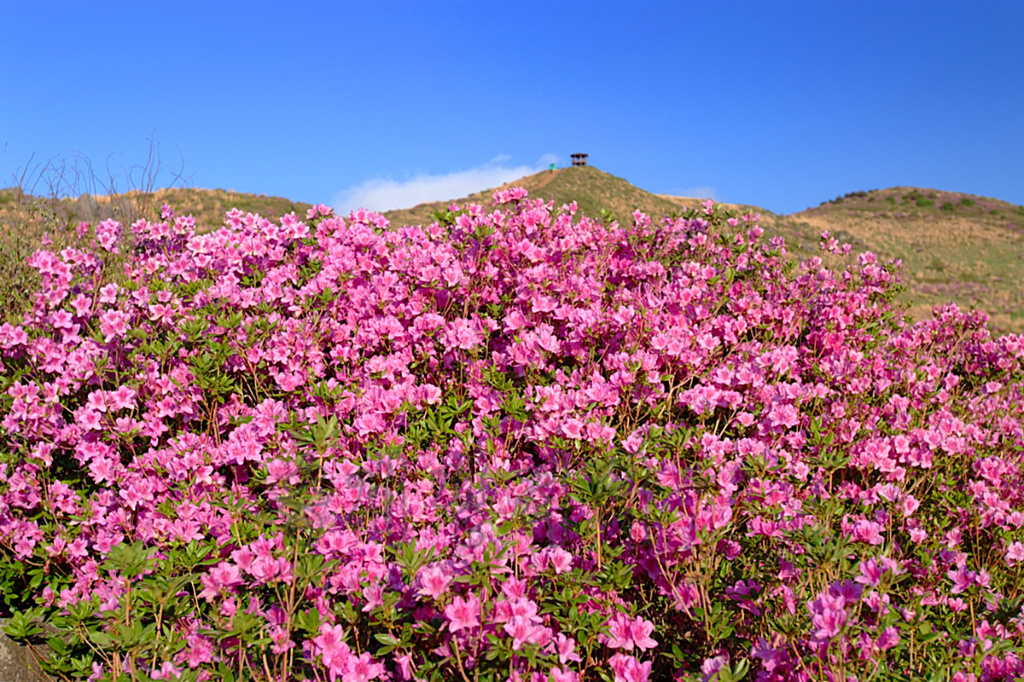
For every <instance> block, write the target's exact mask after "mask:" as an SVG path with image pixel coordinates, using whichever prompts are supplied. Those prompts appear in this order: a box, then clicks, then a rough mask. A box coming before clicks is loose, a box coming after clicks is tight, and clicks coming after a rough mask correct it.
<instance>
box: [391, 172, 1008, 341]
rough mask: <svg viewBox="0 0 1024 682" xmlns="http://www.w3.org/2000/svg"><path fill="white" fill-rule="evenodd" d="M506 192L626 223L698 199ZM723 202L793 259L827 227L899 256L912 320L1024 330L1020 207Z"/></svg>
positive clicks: (936, 195) (595, 189)
mask: <svg viewBox="0 0 1024 682" xmlns="http://www.w3.org/2000/svg"><path fill="white" fill-rule="evenodd" d="M512 186H517V187H523V188H525V189H527V190H529V191H530V192H531V196H536V197H540V198H544V199H548V200H553V201H554V204H555V206H556V207H557V206H560V205H562V204H568V203H570V202H571V201H576V203H577V204H578V206H579V207H580V209H581V210H583V211H584V212H585V213H587V214H588V215H593V216H602V215H604V216H606V218H607V219H609V220H610V219H616V220H619V221H622V220H627V221H628V220H631V218H630V215H631V214H632V212H633V210H635V209H640V210H641V211H643V212H645V213H647V214H648V215H652V216H664V215H667V214H678V213H680V212H682V211H685V210H688V209H692V208H694V207H696V206H698V205H699V204H700V202H701V201H703V199H702V198H693V197H677V196H670V195H658V194H652V193H650V192H646V191H644V190H642V189H640V188H638V187H635V186H633V185H631V184H630V183H629V182H627V181H626V180H623V179H621V178H617V177H615V176H613V175H610V174H608V173H605V172H603V171H601V170H599V169H597V168H594V167H592V166H584V167H570V168H563V169H560V170H556V171H542V172H540V173H537V174H535V175H530V176H527V177H525V178H521V179H519V180H515V181H513V182H511V183H507V184H506V185H503V186H502V187H501V188H499V189H507V188H508V187H512ZM490 191H491V190H488V191H487V192H478V193H476V194H472V195H470V196H468V197H465V198H462V199H456V200H454V202H433V203H428V204H421V205H419V206H416V207H414V208H411V209H404V210H398V211H390V212H388V213H386V214H385V215H386V216H387V218H388V219H389V220H390V221H391V222H393V223H396V224H399V225H404V224H425V223H429V222H431V220H432V218H431V215H432V214H433V213H434V211H437V210H439V209H444V208H445V207H446V206H447V205H448V204H450V203H456V204H467V203H478V204H484V205H486V204H487V201H488V198H489V192H490ZM723 205H724V206H725V207H726V208H729V209H732V210H735V211H737V212H738V213H739V214H741V215H742V214H745V213H750V214H757V215H759V216H760V224H761V225H762V227H763V228H764V229H765V230H766V231H767V232H768V234H777V235H779V236H782V237H784V238H785V239H786V243H787V245H788V248H789V251H790V252H791V253H792V254H793V256H794V257H795V258H803V257H807V256H809V255H813V254H815V253H817V252H818V250H819V240H820V236H821V233H822V232H825V231H828V232H829V233H831V235H832V236H833V237H835V238H836V239H838V240H839V241H841V242H844V243H849V244H851V245H852V247H853V250H854V251H871V252H873V253H875V254H877V255H878V256H879V257H880V258H882V259H883V260H896V259H898V260H901V261H902V262H903V268H902V271H901V275H900V276H901V280H902V283H903V286H904V290H903V292H902V293H901V295H900V300H901V301H902V302H903V303H905V304H906V305H907V306H908V314H909V315H910V317H911V319H914V320H922V319H925V318H927V317H929V316H930V315H931V311H932V308H933V307H934V306H936V305H942V304H945V303H949V302H957V303H958V304H960V305H961V306H963V307H965V308H971V307H976V308H979V309H981V310H984V311H985V312H986V313H988V314H989V315H990V316H991V323H990V324H991V326H992V328H993V329H994V330H996V331H1000V332H1014V333H1020V332H1024V288H1022V286H1021V283H1022V282H1024V229H1022V227H1021V226H1022V225H1024V207H1021V206H1016V205H1014V204H1010V203H1008V202H1005V201H1000V200H998V199H991V198H986V197H978V196H973V195H970V194H964V193H957V192H945V191H941V190H933V189H920V188H913V187H894V188H890V189H884V190H873V191H870V192H868V191H857V192H851V193H849V194H847V195H845V196H841V197H837V198H836V199H833V200H831V201H826V202H823V203H822V204H821V205H820V206H817V207H815V208H809V209H807V210H805V211H800V212H798V213H794V214H791V215H785V214H777V213H773V212H772V211H769V210H767V209H764V208H761V207H758V206H752V205H749V204H730V203H725V204H723ZM602 211H606V212H607V213H604V214H602Z"/></svg>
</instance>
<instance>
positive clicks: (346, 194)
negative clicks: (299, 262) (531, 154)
mask: <svg viewBox="0 0 1024 682" xmlns="http://www.w3.org/2000/svg"><path fill="white" fill-rule="evenodd" d="M510 160H511V159H510V158H509V157H507V156H504V155H501V156H496V157H494V158H493V159H491V160H490V161H488V162H487V163H485V164H483V165H482V166H478V167H476V168H470V169H469V170H460V171H452V172H451V173H445V174H442V175H432V174H429V173H419V174H417V175H414V176H413V177H411V178H409V179H407V180H390V179H386V178H374V179H372V180H367V181H366V182H364V183H362V184H360V185H356V186H355V187H350V188H348V189H345V190H342V191H340V192H338V193H337V194H335V195H334V198H333V200H332V201H331V204H332V205H333V206H334V209H335V210H336V211H338V213H340V214H342V215H344V214H347V213H348V212H349V211H351V210H354V209H356V208H365V209H368V210H371V211H390V210H391V209H396V208H410V207H412V206H415V205H416V204H422V203H423V202H426V201H447V200H449V199H458V198H460V197H464V196H466V195H467V194H472V193H473V192H479V191H481V190H485V189H488V188H491V187H497V186H499V185H503V184H505V183H506V182H510V181H512V180H515V179H517V178H521V177H523V176H524V175H530V174H532V173H537V172H538V171H541V170H543V169H545V168H547V167H548V166H549V165H550V164H552V163H557V162H558V157H557V156H556V155H555V154H545V155H544V156H542V157H540V159H538V160H537V164H536V165H532V166H531V165H518V166H514V165H511V164H510V163H509V161H510Z"/></svg>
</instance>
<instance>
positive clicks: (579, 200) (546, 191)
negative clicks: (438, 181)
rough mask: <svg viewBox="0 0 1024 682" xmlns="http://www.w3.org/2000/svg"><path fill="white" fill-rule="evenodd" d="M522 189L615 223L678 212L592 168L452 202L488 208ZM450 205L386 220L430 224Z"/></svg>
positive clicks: (553, 173)
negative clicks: (496, 198) (500, 195)
mask: <svg viewBox="0 0 1024 682" xmlns="http://www.w3.org/2000/svg"><path fill="white" fill-rule="evenodd" d="M507 187H522V188H524V189H526V190H528V191H529V192H530V196H531V197H533V198H539V199H545V200H552V201H554V203H555V206H561V205H562V204H569V203H571V202H573V201H575V202H576V204H577V205H578V206H579V208H580V210H581V211H583V213H585V214H586V215H590V216H595V217H596V216H599V215H600V214H601V211H602V210H605V211H609V212H610V213H611V215H612V218H614V219H616V220H620V221H622V220H626V219H629V216H630V214H632V213H633V211H635V210H636V209H638V208H639V209H640V210H641V211H643V212H644V213H648V214H650V215H659V216H660V215H665V214H666V213H669V212H671V211H679V210H680V206H679V204H678V203H677V202H676V201H674V200H673V199H670V198H666V197H663V196H659V195H657V194H651V193H650V192H646V191H644V190H642V189H640V188H639V187H636V186H634V185H631V184H630V183H629V182H627V181H626V180H623V179H622V178H617V177H615V176H614V175H611V174H609V173H605V172H604V171H602V170H598V169H597V168H594V167H593V166H571V167H569V168H560V169H557V170H546V171H541V172H540V173H535V174H534V175H528V176H526V177H525V178H520V179H518V180H515V181H513V182H510V183H507V184H505V185H502V186H501V187H495V188H493V189H488V190H485V191H483V192H477V193H476V194H471V195H469V196H468V197H464V198H461V199H455V203H459V204H466V203H474V204H482V205H484V206H489V205H490V203H491V194H493V193H494V191H495V190H496V189H505V188H507ZM450 203H452V202H451V201H434V202H430V203H425V204H419V205H418V206H415V207H413V208H408V209H401V210H396V211H388V212H387V213H385V215H386V216H387V218H388V220H390V221H391V222H392V223H396V224H400V225H402V224H422V223H429V222H430V215H431V214H432V213H433V212H434V211H436V210H438V209H443V208H445V207H447V206H448V205H449V204H450Z"/></svg>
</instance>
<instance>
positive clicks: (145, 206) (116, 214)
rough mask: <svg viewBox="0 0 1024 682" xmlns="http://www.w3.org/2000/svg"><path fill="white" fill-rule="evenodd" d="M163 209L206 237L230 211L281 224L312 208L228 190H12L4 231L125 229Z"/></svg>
mask: <svg viewBox="0 0 1024 682" xmlns="http://www.w3.org/2000/svg"><path fill="white" fill-rule="evenodd" d="M163 204H168V205H169V206H171V208H173V209H174V212H175V213H176V214H178V215H188V214H192V215H193V216H194V217H195V219H196V224H197V225H198V226H199V228H200V231H203V230H212V229H215V228H217V227H219V226H220V225H221V224H223V222H224V213H225V211H228V210H230V209H232V208H238V209H239V210H241V211H243V212H245V213H258V214H259V215H261V216H263V217H264V218H267V219H268V220H277V219H279V218H280V217H281V216H283V215H286V214H288V213H291V212H296V213H299V214H300V215H301V214H304V213H305V212H306V210H307V209H309V208H311V207H312V205H311V204H305V203H302V202H297V201H292V200H291V199H285V198H283V197H268V196H266V195H265V194H247V193H245V192H235V191H234V190H223V189H189V188H171V189H158V190H155V191H153V192H126V193H124V194H118V195H114V196H102V195H91V194H83V195H81V196H80V197H78V198H77V199H71V198H60V199H54V198H45V197H37V196H32V195H29V194H25V193H24V192H22V191H21V190H20V189H17V188H13V187H9V188H7V189H0V227H4V226H6V227H11V226H13V225H20V226H26V224H28V226H31V225H32V224H35V223H45V222H47V221H49V222H51V223H53V222H55V221H57V222H59V221H64V222H70V221H77V220H85V221H88V222H96V221H98V220H105V219H107V218H116V219H118V220H120V221H121V222H123V223H131V222H134V221H135V220H136V219H137V218H139V217H145V218H148V219H150V220H153V219H155V218H157V217H158V216H159V211H160V207H161V206H162V205H163ZM51 229H52V228H51Z"/></svg>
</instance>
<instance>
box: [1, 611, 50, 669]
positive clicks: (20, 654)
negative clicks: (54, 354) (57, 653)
mask: <svg viewBox="0 0 1024 682" xmlns="http://www.w3.org/2000/svg"><path fill="white" fill-rule="evenodd" d="M5 624H6V623H5V622H4V621H2V620H0V627H2V626H3V625H5ZM43 648H45V646H44V647H43ZM52 680H53V678H51V677H50V676H49V675H47V674H46V673H44V672H43V670H42V668H40V667H39V664H38V663H36V659H35V656H34V655H33V654H32V650H31V649H30V648H29V647H27V646H22V645H20V644H18V643H17V642H15V641H14V640H12V639H11V638H10V637H8V636H7V635H5V634H3V633H2V632H0V682H52Z"/></svg>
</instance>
